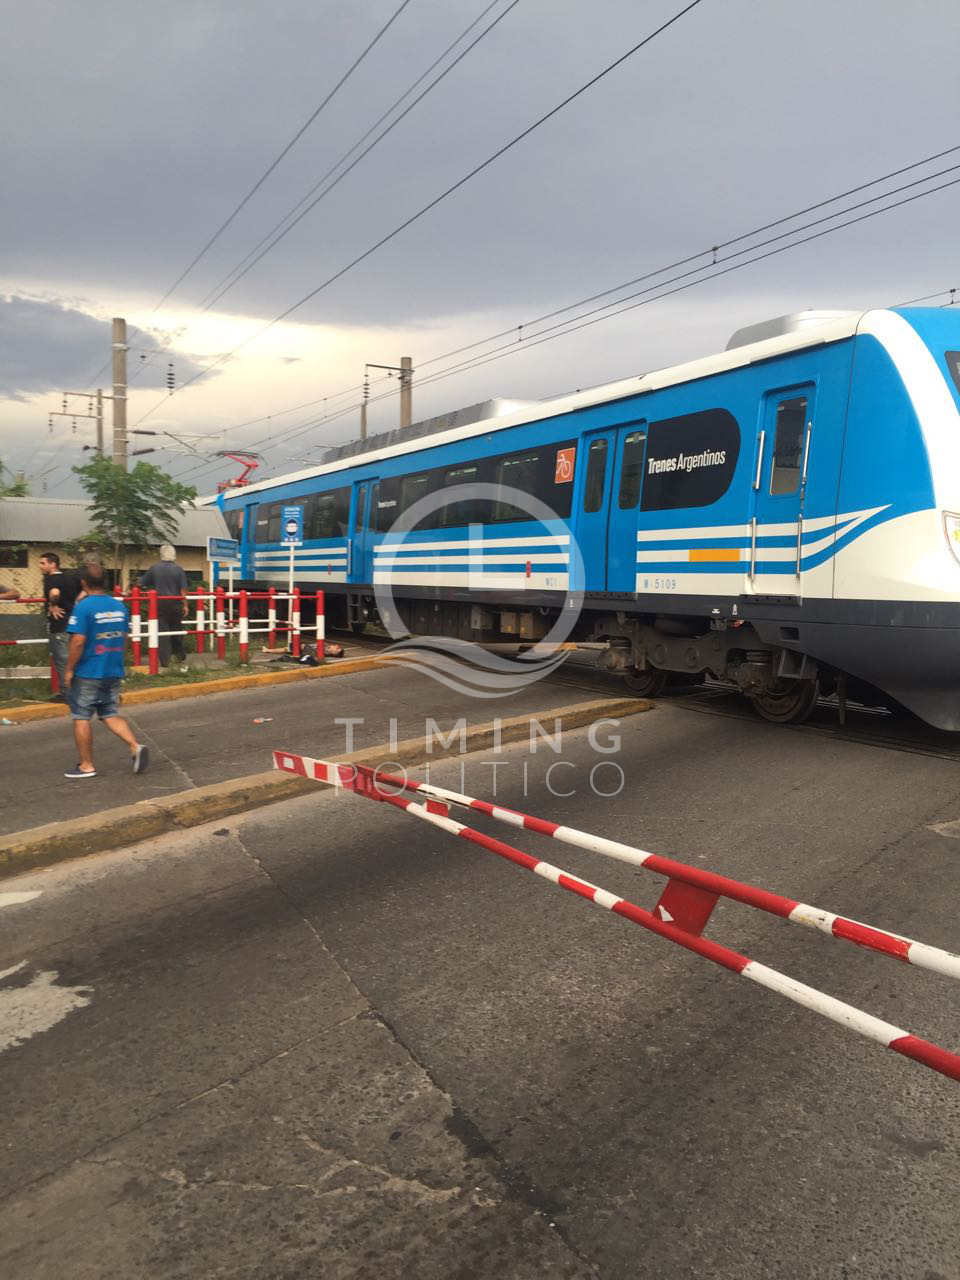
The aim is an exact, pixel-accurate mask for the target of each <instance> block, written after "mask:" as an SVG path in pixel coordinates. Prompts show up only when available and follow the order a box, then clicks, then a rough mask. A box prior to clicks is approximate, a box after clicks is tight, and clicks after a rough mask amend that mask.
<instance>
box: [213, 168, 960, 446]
mask: <svg viewBox="0 0 960 1280" xmlns="http://www.w3.org/2000/svg"><path fill="white" fill-rule="evenodd" d="M958 150H960V145H958V146H955V147H950V148H947V149H946V150H944V151H941V152H937V153H936V154H934V155H932V156H928V157H927V158H926V159H925V160H922V161H916V162H915V163H913V164H910V165H906V166H902V167H901V168H899V169H895V170H892V171H891V172H889V173H887V174H884V175H883V176H882V177H879V178H874V179H872V180H871V181H869V182H864V183H860V184H858V185H857V186H855V187H851V188H848V189H847V190H845V191H843V192H840V193H838V194H837V195H835V196H831V197H830V198H829V199H825V200H821V201H818V202H817V203H816V204H813V205H807V206H806V207H805V208H803V209H800V210H797V211H795V212H794V213H792V214H789V215H787V216H785V217H781V218H777V219H775V220H774V221H772V222H766V223H764V224H762V225H761V226H759V227H756V228H754V229H753V230H752V231H748V232H743V233H742V234H740V235H737V236H734V237H731V238H730V239H728V240H725V241H723V242H722V243H720V244H718V245H715V246H712V247H711V249H710V250H701V251H700V252H699V253H694V254H689V255H687V256H686V257H684V258H681V259H678V260H676V261H674V262H672V263H669V264H667V265H666V266H663V267H659V268H657V269H656V270H654V271H650V272H647V273H645V274H644V275H641V276H637V277H634V278H633V279H631V280H628V281H624V282H623V283H621V284H619V285H616V286H614V287H613V288H611V289H606V290H603V291H602V292H600V293H594V294H591V295H590V296H589V297H587V298H583V299H580V300H579V301H578V302H575V303H570V304H568V305H567V306H565V307H561V308H558V309H555V310H554V311H550V312H547V313H545V314H544V315H542V316H539V317H537V318H536V319H535V320H531V321H527V322H526V323H525V324H523V325H519V326H514V327H511V328H509V329H503V330H500V331H499V332H497V333H495V334H491V335H489V336H488V337H487V338H481V339H478V340H477V341H476V342H473V343H468V344H466V345H465V346H460V347H457V348H454V349H453V350H451V351H447V352H444V353H442V354H441V355H437V356H432V357H431V358H430V359H428V360H424V361H421V362H419V363H418V365H417V368H418V369H424V368H426V367H427V366H428V365H432V364H437V363H440V362H442V361H445V360H449V359H451V358H453V357H454V356H456V355H460V354H462V353H463V352H466V351H470V350H473V349H476V348H477V347H481V346H488V345H489V343H491V342H493V341H496V340H498V339H499V338H503V337H506V336H509V335H514V341H512V342H511V343H509V344H505V345H504V347H503V348H495V349H494V351H498V350H503V351H504V353H505V354H509V353H510V352H512V351H514V350H520V349H528V348H529V346H530V345H532V344H534V342H533V340H534V339H536V338H539V337H542V336H543V334H545V333H547V332H550V331H551V330H554V329H562V328H565V326H566V325H569V324H573V323H579V322H582V321H583V320H584V319H585V318H586V317H588V316H590V315H593V314H594V312H602V311H604V310H607V309H609V308H612V307H617V306H620V305H621V304H622V303H624V302H627V301H629V300H630V298H633V297H637V296H639V294H633V295H628V296H627V297H621V298H617V299H615V300H614V301H612V302H610V303H607V304H605V306H603V307H598V308H595V309H594V312H585V313H583V312H581V314H579V315H577V316H574V317H571V318H570V319H569V320H568V321H564V322H563V324H562V325H554V326H551V328H550V330H540V331H539V332H538V333H534V334H530V335H529V336H527V337H526V338H524V339H523V341H521V342H518V341H517V340H516V337H515V335H516V334H517V333H518V330H519V331H522V330H524V329H527V330H529V329H531V328H533V327H534V326H536V325H539V324H542V323H543V322H544V321H545V320H549V319H552V318H553V317H554V316H558V315H562V314H564V313H565V312H569V311H574V310H579V309H580V308H582V307H584V306H586V305H588V304H589V303H591V302H593V301H595V300H597V299H599V298H603V297H607V296H609V295H610V294H614V293H622V292H623V290H624V289H626V288H629V287H630V286H631V285H633V284H637V283H641V282H643V281H647V280H651V279H653V278H654V277H656V276H662V275H664V274H665V273H666V272H668V271H671V270H673V269H674V268H676V267H678V266H684V265H686V264H688V263H691V262H695V261H696V260H697V258H702V257H704V256H705V255H708V254H713V255H714V259H715V260H714V261H712V262H707V263H702V264H701V265H700V266H699V267H696V268H694V269H693V270H692V271H686V272H683V273H681V274H679V275H675V276H673V277H671V278H670V279H669V280H661V281H660V282H659V284H656V285H651V286H649V288H648V289H646V290H641V291H640V293H647V292H651V291H653V290H655V289H659V288H662V287H663V286H664V285H665V284H673V283H676V282H678V281H681V280H683V279H684V278H686V277H689V276H692V275H695V274H698V273H700V272H704V271H709V270H711V269H712V268H713V267H714V266H716V265H718V262H717V260H716V254H717V253H718V252H719V251H720V250H721V249H724V248H729V247H731V246H733V245H737V244H742V243H743V242H744V241H745V240H755V238H756V236H758V235H759V234H761V233H762V232H764V231H766V230H769V229H771V228H774V227H778V226H783V225H784V224H786V223H790V222H796V220H797V218H799V217H802V216H803V215H804V214H806V213H808V212H811V211H814V210H818V209H822V208H825V207H826V206H827V205H829V204H832V203H836V202H837V201H839V200H843V199H846V198H847V197H848V196H850V195H853V194H856V193H858V192H861V191H864V190H867V189H869V188H870V187H872V186H876V185H878V184H879V183H881V182H886V181H889V179H890V178H892V177H896V176H898V175H900V174H903V173H907V172H909V171H911V170H914V169H916V168H918V167H920V166H921V165H923V164H928V163H930V162H932V161H933V160H936V159H938V158H940V157H941V156H944V155H950V154H953V153H955V152H956V151H958ZM958 167H960V166H958V165H954V166H951V167H948V168H946V169H943V170H940V171H938V172H937V173H934V174H927V175H926V176H925V177H922V178H918V179H915V180H914V181H913V182H910V183H906V184H903V185H902V186H900V187H897V188H894V189H893V190H888V191H885V192H883V193H882V194H880V195H878V196H872V197H870V198H869V199H867V200H863V201H859V202H857V203H856V204H853V205H848V206H846V207H844V208H843V209H838V210H836V211H835V212H834V213H832V214H828V215H826V216H825V217H822V218H818V219H814V220H812V221H810V222H807V223H805V224H802V225H800V226H795V227H793V228H792V229H790V230H788V231H785V232H782V233H781V234H779V235H777V236H773V237H770V238H768V239H767V240H765V241H761V242H760V243H754V244H751V245H750V246H749V247H748V248H746V249H741V250H737V251H736V252H735V253H733V254H728V255H727V256H726V257H725V258H723V259H720V260H719V261H720V262H723V261H729V260H730V259H731V258H735V257H738V256H741V255H742V254H745V253H755V252H756V250H757V249H760V248H763V247H764V246H766V245H768V244H772V243H775V242H776V241H779V240H783V239H787V238H789V237H791V236H795V235H797V234H798V233H799V232H801V231H805V230H809V229H810V228H812V227H815V226H818V225H820V224H822V223H823V222H828V221H832V220H833V219H835V218H839V217H842V216H844V215H846V214H848V213H851V212H853V211H854V210H856V209H859V208H862V207H864V206H865V205H868V204H872V203H875V202H876V201H878V200H888V199H889V197H890V196H891V195H895V194H898V193H900V192H902V191H906V190H910V189H912V188H914V187H916V186H921V185H923V184H925V183H928V182H930V181H931V180H932V179H933V178H935V177H938V176H942V175H943V174H947V173H951V172H954V171H955V170H956V169H957V168H958ZM946 185H950V184H946ZM939 189H941V188H935V189H934V190H939ZM921 194H932V190H931V191H929V192H924V193H921ZM913 198H916V197H913ZM900 203H904V202H897V204H900ZM895 207H897V205H894V204H891V205H889V206H885V207H884V208H883V209H880V210H875V211H874V212H876V213H881V212H886V210H887V208H895ZM851 221H857V220H856V219H855V220H851ZM840 225H848V224H847V223H843V224H840ZM839 229H840V227H839V226H838V227H835V228H832V230H839ZM798 243H801V242H798ZM744 265H746V264H744ZM713 274H718V273H717V272H714V273H713ZM708 278H709V277H708ZM556 336H558V337H559V336H562V333H558V334H557V335H556ZM492 354H494V353H493V352H490V351H486V352H483V353H479V354H478V356H477V357H471V359H470V360H467V361H463V362H461V363H460V364H459V365H457V366H454V367H451V368H449V369H445V370H440V371H439V373H440V376H443V377H446V376H450V375H451V374H452V373H453V372H456V371H459V370H460V369H461V368H462V370H463V371H466V369H467V368H469V367H470V366H471V363H472V361H473V360H474V359H476V360H482V362H483V363H486V362H487V361H486V358H487V357H489V356H490V355H492ZM432 380H433V377H432V376H431V377H428V378H427V379H418V384H417V385H418V386H426V385H429V383H430V381H432ZM380 381H386V379H380ZM354 390H360V388H349V389H344V391H343V392H340V393H335V394H336V395H348V394H350V393H351V391H354ZM387 394H388V395H390V394H393V393H392V392H391V393H387ZM333 398H335V397H334V396H330V397H324V398H323V399H327V400H330V399H333ZM382 398H384V397H383V396H375V397H373V401H372V402H373V403H375V402H376V401H377V400H379V399H382ZM313 403H317V402H313ZM309 407H311V402H310V401H307V402H306V403H304V404H301V405H296V406H293V407H292V408H291V409H288V410H281V411H280V412H295V411H297V410H298V409H303V408H309ZM354 407H355V406H351V410H352V409H353V408H354ZM275 416H278V415H277V414H270V415H264V417H263V418H261V419H252V420H250V421H248V422H246V423H241V424H238V425H237V426H236V427H234V428H226V430H227V431H230V430H239V429H240V428H242V427H244V426H250V425H254V424H255V423H256V422H258V421H264V420H265V419H266V418H271V419H272V418H273V417H275ZM336 416H337V417H339V416H340V415H339V412H338V413H337V415H336ZM329 420H331V419H330V418H329V417H328V416H326V415H325V416H324V417H322V418H321V419H319V421H318V420H316V418H315V417H314V416H311V417H310V418H309V419H307V421H306V422H303V423H297V424H295V425H294V426H292V427H290V428H288V429H286V430H285V431H283V432H281V433H280V434H279V435H277V436H266V437H264V438H263V439H262V440H256V441H254V442H253V445H252V446H251V447H257V446H259V445H261V444H267V445H268V446H269V447H272V446H275V445H277V444H279V443H280V442H282V441H283V440H286V439H290V438H296V436H298V435H299V434H301V433H302V432H303V431H305V430H307V429H310V428H311V427H315V426H317V425H320V423H322V422H325V421H329Z"/></svg>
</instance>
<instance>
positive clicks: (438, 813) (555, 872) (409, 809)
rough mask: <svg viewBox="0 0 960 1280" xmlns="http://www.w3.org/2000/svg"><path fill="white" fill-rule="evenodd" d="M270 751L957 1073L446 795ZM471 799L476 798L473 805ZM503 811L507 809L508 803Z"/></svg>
mask: <svg viewBox="0 0 960 1280" xmlns="http://www.w3.org/2000/svg"><path fill="white" fill-rule="evenodd" d="M273 758H274V765H275V767H276V768H278V769H282V770H284V771H285V772H288V773H296V774H299V775H300V776H302V777H307V778H313V779H315V780H316V781H317V782H325V783H328V784H329V785H332V786H335V787H342V788H343V789H344V790H347V791H354V792H356V793H357V794H358V795H362V796H365V797H366V798H367V799H370V800H377V801H380V802H382V803H384V804H389V805H392V806H393V807H395V808H397V809H402V810H403V811H404V812H406V813H408V814H409V815H410V816H411V817H416V818H420V819H422V820H423V821H425V822H429V823H431V824H432V825H433V826H436V827H439V828H440V829H441V830H443V831H447V832H449V833H450V834H451V835H454V836H457V837H459V838H460V839H463V840H468V841H469V842H470V843H471V844H475V845H478V846H479V847H480V848H481V849H486V850H487V851H488V852H489V853H495V854H496V855H497V856H498V857H500V858H505V859H506V860H507V861H508V862H512V863H514V864H515V865H516V866H519V867H523V868H525V869H526V870H527V871H532V872H533V873H534V875H538V876H542V877H543V878H544V879H545V880H549V881H550V882H551V883H552V884H555V885H557V886H558V887H559V888H561V889H565V890H567V892H568V893H574V894H576V895H577V896H578V897H581V898H586V899H587V901H588V902H592V903H594V904H595V905H596V906H598V907H604V908H605V909H606V910H607V911H611V912H613V914H614V915H618V916H622V917H623V918H624V919H625V920H630V921H632V923H633V924H638V925H640V926H641V928H644V929H648V930H649V931H650V932H651V933H656V934H658V935H659V936H660V937H662V938H667V939H669V941H671V942H676V943H678V944H679V945H680V946H681V947H685V948H686V949H687V950H688V951H692V952H694V953H695V954H696V955H699V956H703V958H704V959H705V960H710V961H712V962H713V963H714V964H717V965H720V966H721V967H722V968H724V969H729V970H730V971H731V972H732V973H736V974H739V975H740V976H741V977H744V978H749V979H750V980H751V981H753V982H756V983H758V985H760V986H762V987H767V988H768V989H769V990H771V991H776V992H777V993H778V994H779V995H782V996H785V997H786V998H787V999H788V1000H792V1001H793V1002H794V1003H795V1004H800V1005H803V1006H804V1007H805V1008H807V1009H811V1010H812V1011H813V1012H814V1013H819V1014H820V1015H821V1016H822V1017H824V1018H829V1019H830V1021H831V1022H836V1023H839V1024H840V1026H843V1027H847V1028H848V1029H849V1030H851V1031H856V1032H857V1033H858V1034H860V1035H862V1036H865V1037H867V1039H870V1040H875V1041H877V1043H878V1044H882V1045H884V1046H885V1047H886V1048H888V1049H892V1050H893V1051H894V1052H895V1053H899V1054H902V1055H903V1056H904V1057H906V1058H912V1059H913V1060H914V1061H915V1062H919V1063H922V1064H923V1065H924V1066H926V1067H930V1068H932V1070H934V1071H938V1072H940V1074H941V1075H945V1076H949V1077H950V1078H951V1079H952V1080H960V1055H958V1054H955V1053H951V1052H950V1050H949V1049H943V1048H941V1047H940V1045H936V1044H933V1043H931V1042H930V1041H929V1040H924V1039H922V1038H921V1037H919V1036H915V1035H912V1034H911V1033H910V1032H909V1031H905V1030H904V1029H903V1028H902V1027H897V1026H894V1025H893V1023H890V1022H884V1021H883V1020H882V1019H881V1018H875V1017H874V1016H873V1015H872V1014H870V1013H865V1012H864V1011H863V1010H862V1009H857V1008H855V1007H854V1006H853V1005H850V1004H847V1003H846V1002H845V1001H843V1000H837V999H836V998H835V997H834V996H830V995H827V994H826V993H825V992H823V991H818V990H817V989H816V988H815V987H809V986H807V985H806V983H803V982H798V981H797V980H796V979H795V978H791V977H788V976H787V975H786V974H783V973H780V972H778V971H777V970H776V969H770V968H768V966H767V965H764V964H760V963H758V962H757V961H756V960H751V959H750V958H749V956H745V955H742V954H741V953H740V952H738V951H733V950H731V948H730V947H725V946H723V945H722V944H721V943H719V942H713V941H711V940H710V939H709V938H702V937H700V936H699V934H698V933H695V932H691V931H689V930H688V929H686V928H683V927H682V926H681V925H678V924H677V923H675V922H672V921H671V922H668V920H666V919H664V918H662V917H660V916H657V915H655V914H654V913H653V912H652V911H647V910H645V909H644V908H643V907H639V906H637V905H636V903H633V902H628V901H627V900H626V899H625V898H620V897H618V896H617V894H615V893H610V892H609V891H608V890H607V889H601V888H600V886H599V885H595V884H591V883H590V882H589V881H587V880H581V879H580V878H579V877H578V876H574V875H571V874H570V872H568V871H564V870H563V869H562V868H560V867H555V866H554V865H553V864H552V863H549V862H545V861H543V859H540V858H534V857H532V856H531V855H530V854H528V853H524V852H523V851H522V850H521V849H516V848H514V847H513V846H512V845H508V844H504V842H503V841H502V840H496V839H494V837H493V836H488V835H484V833H483V832H481V831H475V830H474V829H473V828H472V827H467V826H464V824H463V823H461V822H456V821H455V820H454V819H453V818H451V817H450V816H449V812H450V811H449V808H448V807H447V802H446V800H445V798H443V799H442V798H440V797H436V798H435V797H433V796H432V795H426V796H425V803H423V804H420V803H418V802H417V801H416V800H411V799H409V798H408V797H406V796H403V795H392V794H390V793H388V792H386V791H384V790H383V787H384V785H385V784H386V782H387V780H386V776H384V775H377V774H376V772H375V770H373V769H369V768H366V767H365V766H363V765H359V766H358V765H352V764H346V765H343V764H336V763H331V762H328V761H324V760H313V759H310V758H309V757H305V756H299V755H295V754H293V753H291V752H286V751H275V752H274V753H273ZM394 781H395V782H400V783H403V782H404V779H402V778H400V779H394ZM411 785H412V786H413V788H414V789H415V790H421V791H426V788H425V787H423V786H417V785H416V784H411ZM440 790H442V788H439V787H437V788H434V787H431V788H430V791H431V792H434V791H440ZM452 794H456V793H452ZM470 807H473V806H472V805H471V806H470ZM491 807H495V806H491ZM507 812H510V811H509V810H508V811H507ZM517 825H519V824H517ZM677 865H682V864H677Z"/></svg>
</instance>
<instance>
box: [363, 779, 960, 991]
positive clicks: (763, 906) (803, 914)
mask: <svg viewBox="0 0 960 1280" xmlns="http://www.w3.org/2000/svg"><path fill="white" fill-rule="evenodd" d="M358 767H359V768H363V767H364V766H358ZM377 780H378V781H379V783H380V784H381V785H382V786H386V787H400V788H406V789H408V790H412V791H417V792H419V793H420V794H422V795H429V796H435V797H436V798H437V799H440V800H444V801H446V803H448V804H453V805H460V806H462V807H464V808H467V809H474V810H476V811H477V812H478V813H485V814H487V815H488V816H489V817H491V818H493V819H495V820H496V821H497V822H504V823H506V824H507V825H508V826H512V827H522V828H524V830H526V831H533V832H536V833H537V834H538V835H544V836H551V837H552V838H553V839H554V840H560V841H561V842H562V843H564V844H569V845H573V846H575V847H576V848H578V849H585V850H587V851H588V852H590V853H599V854H602V855H603V856H604V857H607V858H615V859H617V860H618V861H619V862H629V863H630V864H631V865H633V866H635V867H644V868H645V869H646V870H647V871H653V872H655V873H656V874H658V875H664V876H667V877H668V878H669V880H671V881H674V882H677V881H679V882H681V883H682V884H684V885H689V886H691V887H692V888H694V889H699V890H701V891H702V892H703V893H705V894H709V895H713V898H714V901H716V898H718V897H719V898H730V899H732V900H734V901H736V902H742V903H743V904H744V905H745V906H748V907H756V908H757V909H758V910H760V911H767V912H769V913H770V914H771V915H775V916H780V917H781V918H782V919H784V920H788V921H789V922H790V923H791V924H799V925H804V926H805V927H806V928H809V929H818V930H819V931H820V932H822V933H826V934H829V935H830V936H831V937H834V938H842V939H844V940H845V941H847V942H853V943H856V945H857V946H860V947H866V948H867V949H868V950H870V951H877V952H880V953H881V954H882V955H888V956H893V958H894V959H896V960H903V961H905V962H906V963H907V964H913V965H917V966H918V967H920V968H922V969H932V970H933V971H934V972H935V973H941V974H944V975H945V976H946V977H948V978H958V979H960V956H957V955H954V954H953V953H952V952H950V951H944V950H943V949H942V948H940V947H931V946H928V945H927V944H926V943H925V942H916V941H914V939H912V938H907V937H904V936H903V935H902V934H899V933H890V932H889V931H888V930H886V929H876V928H874V927H873V926H872V925H868V924H862V923H861V922H860V921H859V920H851V919H850V918H849V917H847V916H840V915H836V914H835V913H834V912H832V911H825V910H823V908H822V907H814V906H811V905H810V904H809V903H806V902H798V901H797V900H796V899H795V898H785V897H783V895H782V894H779V893H771V892H770V891H769V890H767V889H758V888H756V887H755V886H753V885H749V884H744V883H743V882H742V881H740V880H732V879H730V878H729V877H728V876H722V875H718V874H717V873H716V872H714V871H705V870H703V869H702V868H701V867H691V866H689V865H688V864H687V863H684V862H677V861H675V860H674V859H673V858H663V857H661V856H660V855H659V854H656V853H648V852H647V851H646V850H644V849H635V848H633V847H632V846H631V845H626V844H621V843H619V841H616V840H607V839H604V837H603V836H595V835H591V834H590V832H588V831H578V830H577V829H576V828H575V827H564V826H561V825H560V824H559V823H556V822H549V821H547V820H546V819H545V818H534V817H532V816H531V815H530V814H527V813H520V812H518V811H517V810H515V809H505V808H503V807H502V806H500V805H495V804H490V803H488V802H487V801H486V800H478V799H476V798H475V797H473V796H465V795H461V794H460V793H459V792H456V791H449V790H447V789H446V788H444V787H435V786H433V785H432V784H428V783H424V782H416V781H413V780H405V779H404V778H401V777H398V776H395V775H391V774H384V773H379V772H378V773H377ZM668 888H669V886H668ZM661 905H662V906H663V909H664V911H667V912H669V910H670V906H671V905H672V906H673V907H674V909H676V910H678V913H679V911H682V910H683V907H682V904H681V903H680V902H678V898H677V890H676V888H674V890H673V892H672V893H670V894H669V897H667V896H666V894H665V898H662V899H661ZM687 905H688V908H689V907H691V906H693V905H694V904H693V903H692V902H691V903H688V904H687ZM699 905H700V907H701V909H703V908H704V907H706V905H707V904H706V902H705V901H701V902H700V904H699ZM711 910H712V904H711ZM707 915H708V916H709V911H708V912H707ZM703 923H704V924H705V923H706V918H704V921H703ZM701 928H702V926H701Z"/></svg>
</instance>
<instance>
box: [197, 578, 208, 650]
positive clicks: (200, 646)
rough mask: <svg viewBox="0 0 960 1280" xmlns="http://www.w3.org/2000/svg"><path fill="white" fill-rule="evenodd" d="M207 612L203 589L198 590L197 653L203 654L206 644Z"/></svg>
mask: <svg viewBox="0 0 960 1280" xmlns="http://www.w3.org/2000/svg"><path fill="white" fill-rule="evenodd" d="M206 621H207V618H206V611H205V609H204V595H203V587H199V588H198V589H197V653H203V650H204V646H205V643H206V637H205V635H204V627H205V626H206Z"/></svg>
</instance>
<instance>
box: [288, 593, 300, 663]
mask: <svg viewBox="0 0 960 1280" xmlns="http://www.w3.org/2000/svg"><path fill="white" fill-rule="evenodd" d="M290 652H291V653H292V654H293V656H294V657H295V658H299V657H300V588H299V587H294V588H293V594H292V595H291V597H290Z"/></svg>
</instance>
